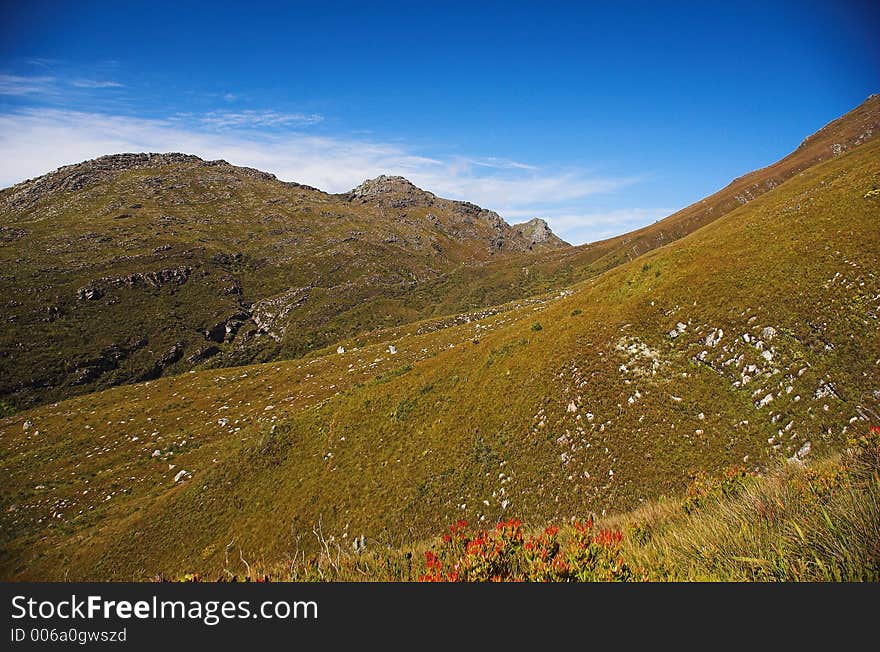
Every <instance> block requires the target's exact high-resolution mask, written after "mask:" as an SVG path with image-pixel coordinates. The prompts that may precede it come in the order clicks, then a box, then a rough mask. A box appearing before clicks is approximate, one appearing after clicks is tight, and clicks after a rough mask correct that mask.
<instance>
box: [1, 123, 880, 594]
mask: <svg viewBox="0 0 880 652" xmlns="http://www.w3.org/2000/svg"><path fill="white" fill-rule="evenodd" d="M878 155H880V145H878V143H877V142H876V141H875V140H872V141H869V142H867V143H866V144H864V145H862V146H860V147H858V148H854V149H852V150H851V151H848V152H844V153H842V154H841V155H840V156H837V157H835V158H833V159H831V160H829V161H827V162H824V163H821V164H819V165H816V166H814V167H811V168H809V169H807V170H805V171H803V172H801V173H798V174H797V175H795V176H793V177H792V178H791V179H789V180H788V181H786V182H784V183H781V184H780V185H778V186H777V187H775V188H774V189H772V190H770V191H768V192H766V193H764V194H763V195H762V196H760V197H758V198H756V199H754V200H752V201H749V202H748V203H746V204H745V205H743V206H740V207H739V208H737V209H735V210H733V211H731V212H729V213H728V214H727V215H725V216H724V217H722V218H720V219H718V220H716V221H714V222H712V223H710V224H708V225H706V226H704V227H703V228H700V229H698V230H697V231H695V232H693V233H692V234H690V235H689V236H687V237H684V238H682V239H680V240H677V241H676V242H674V243H672V244H670V245H667V246H664V247H660V248H658V249H656V250H654V251H652V252H650V253H648V254H645V255H643V256H641V257H640V258H639V259H637V260H633V261H631V262H628V263H624V264H622V265H620V266H618V267H615V268H613V269H611V270H609V271H607V272H605V273H603V274H601V275H599V276H597V277H595V278H592V279H589V280H587V281H584V282H581V283H579V284H577V285H575V286H573V287H572V288H570V289H569V290H565V291H561V292H554V293H551V294H548V295H545V296H541V297H536V298H533V299H528V300H518V301H516V302H514V303H512V304H510V305H507V306H504V307H503V309H497V310H496V309H491V310H485V311H480V312H478V313H474V314H472V315H469V316H462V317H460V318H458V319H437V320H432V321H422V322H414V323H412V324H408V325H405V326H402V327H398V328H395V329H389V330H386V331H384V332H382V333H372V334H370V335H369V336H363V337H362V338H361V339H358V338H352V339H350V340H346V341H343V342H342V348H341V349H339V351H340V352H337V348H336V345H335V344H334V346H332V347H329V348H327V349H325V350H322V351H319V352H316V353H313V354H311V355H309V356H307V357H306V358H304V359H300V360H293V361H283V362H273V363H269V364H263V365H257V366H249V367H241V368H235V369H219V370H209V371H203V372H198V373H192V374H185V375H181V376H176V377H172V378H162V379H159V380H155V381H151V382H148V383H144V384H140V385H134V386H125V387H119V388H114V389H112V390H108V391H105V392H101V393H98V394H93V395H89V396H84V397H77V398H74V399H71V400H69V401H65V402H63V403H59V404H56V405H47V406H43V407H40V408H37V409H34V410H31V411H28V412H26V413H21V414H17V415H13V416H11V417H7V418H5V419H3V420H2V421H0V442H2V459H0V466H2V469H3V471H4V473H5V474H6V480H5V482H4V485H3V489H2V491H3V493H2V503H0V509H2V521H0V523H2V534H0V536H2V540H0V544H2V545H0V547H2V550H3V553H2V557H0V570H2V576H3V577H4V578H7V579H9V578H41V579H61V578H63V577H69V578H71V579H74V578H93V579H98V578H100V579H110V578H113V579H132V578H137V579H140V578H144V577H150V576H153V575H154V574H156V573H165V574H168V575H170V576H173V575H176V574H179V573H181V572H185V571H201V572H206V573H212V572H221V571H222V569H223V568H224V566H225V565H226V564H227V557H228V555H229V554H232V553H230V552H229V551H230V550H240V554H241V555H242V556H243V557H244V558H246V559H248V560H251V561H257V560H265V561H275V560H278V559H283V558H284V556H285V555H291V554H293V552H294V551H295V550H297V549H300V550H306V551H308V550H310V549H311V550H314V549H315V548H316V546H317V543H316V542H315V537H314V535H313V529H314V528H315V527H318V525H319V524H320V528H321V531H322V532H323V533H325V535H327V536H333V537H335V540H351V539H352V538H353V537H355V536H358V535H362V534H363V535H365V536H366V537H367V538H368V539H369V540H371V541H374V542H379V543H380V544H387V545H391V546H395V547H400V546H401V545H402V543H404V542H409V541H418V540H424V539H426V538H428V537H430V536H432V535H434V534H435V533H437V532H438V531H439V530H440V529H441V528H442V527H443V525H444V524H446V523H450V522H454V521H455V520H457V519H460V518H461V519H465V520H467V521H469V522H471V523H475V524H484V525H490V524H492V523H494V522H496V521H498V520H501V519H506V518H509V517H511V516H515V517H517V518H522V519H525V520H527V521H528V522H531V523H554V522H560V523H561V522H566V521H568V520H569V519H570V518H572V517H580V516H582V515H584V514H586V513H589V512H595V513H597V514H602V513H603V512H605V511H608V512H610V511H612V510H613V511H620V510H628V509H633V508H637V507H638V506H639V505H640V504H642V503H644V502H646V501H650V500H651V499H653V498H655V497H657V496H658V495H660V494H674V493H677V492H681V491H683V490H684V487H686V486H687V484H688V483H689V481H690V480H691V479H692V478H693V477H695V476H696V475H697V474H698V473H699V472H701V471H708V472H717V471H719V470H720V469H722V468H725V467H727V466H729V465H730V464H733V463H739V464H742V465H745V466H747V467H748V468H751V469H754V468H758V469H761V468H765V467H770V466H772V465H774V464H775V462H776V460H777V459H778V458H780V457H791V456H794V457H803V458H807V459H809V458H810V457H811V456H816V455H824V454H826V453H829V452H831V451H834V450H836V449H839V448H840V446H841V444H842V443H843V442H845V441H846V439H847V437H848V436H849V435H850V434H851V433H852V432H853V431H857V430H865V429H866V427H867V425H866V415H867V414H868V410H873V411H874V412H875V413H876V412H877V411H878V401H880V329H878V314H880V278H878V268H880V266H878V263H880V260H878V252H880V197H878V194H877V193H876V192H873V191H874V190H876V189H877V188H878V187H880V166H878V161H880V156H878Z"/></svg>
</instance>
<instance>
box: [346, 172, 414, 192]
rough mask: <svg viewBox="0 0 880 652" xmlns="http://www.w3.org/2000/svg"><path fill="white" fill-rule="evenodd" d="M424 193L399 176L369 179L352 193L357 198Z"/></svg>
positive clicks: (380, 176)
mask: <svg viewBox="0 0 880 652" xmlns="http://www.w3.org/2000/svg"><path fill="white" fill-rule="evenodd" d="M413 190H417V191H419V192H424V191H423V190H422V189H421V188H418V187H417V186H416V185H415V184H413V183H412V182H411V181H410V180H409V179H407V178H405V177H399V176H389V175H386V174H380V175H379V176H378V177H376V178H375V179H367V180H366V181H364V182H363V183H362V184H361V185H359V186H358V187H357V188H355V189H354V190H352V191H351V194H352V195H355V196H356V197H364V196H373V195H379V194H384V193H389V192H401V191H404V192H406V191H413Z"/></svg>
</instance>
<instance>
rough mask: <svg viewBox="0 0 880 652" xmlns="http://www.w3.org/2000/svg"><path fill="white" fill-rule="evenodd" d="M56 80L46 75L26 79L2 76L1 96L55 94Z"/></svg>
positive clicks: (18, 76) (0, 75)
mask: <svg viewBox="0 0 880 652" xmlns="http://www.w3.org/2000/svg"><path fill="white" fill-rule="evenodd" d="M56 81H57V80H56V78H55V77H50V76H46V75H42V76H30V77H24V76H20V75H4V74H0V95H12V96H24V95H45V94H48V93H53V92H55V90H56V89H55V84H56Z"/></svg>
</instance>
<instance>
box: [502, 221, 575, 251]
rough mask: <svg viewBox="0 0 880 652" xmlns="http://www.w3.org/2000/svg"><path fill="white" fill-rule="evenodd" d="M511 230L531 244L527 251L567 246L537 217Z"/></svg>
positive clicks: (515, 225)
mask: <svg viewBox="0 0 880 652" xmlns="http://www.w3.org/2000/svg"><path fill="white" fill-rule="evenodd" d="M513 228H514V230H515V231H517V233H519V234H520V235H521V236H522V237H523V238H525V239H526V240H527V241H529V242H530V243H531V244H529V249H536V248H537V249H548V248H558V247H567V246H569V244H568V243H567V242H565V241H564V240H562V239H561V238H560V237H559V236H557V235H556V234H555V233H553V231H552V230H551V229H550V225H549V224H547V222H545V221H544V220H542V219H540V218H538V217H534V218H532V219H530V220H529V221H528V222H522V223H521V224H514V225H513Z"/></svg>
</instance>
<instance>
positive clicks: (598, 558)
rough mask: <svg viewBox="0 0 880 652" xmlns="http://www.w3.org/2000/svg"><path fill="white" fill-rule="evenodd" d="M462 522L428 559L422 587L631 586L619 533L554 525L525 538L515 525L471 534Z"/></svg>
mask: <svg viewBox="0 0 880 652" xmlns="http://www.w3.org/2000/svg"><path fill="white" fill-rule="evenodd" d="M466 527H467V524H466V523H463V522H461V521H459V522H458V523H457V524H456V525H453V526H452V527H451V528H450V531H449V532H448V533H447V534H444V535H443V536H442V538H441V539H440V542H439V545H438V547H437V549H436V552H435V551H434V550H429V551H427V552H426V553H425V572H424V573H423V574H421V575H420V576H419V581H422V582H456V581H461V582H487V581H508V582H510V581H512V582H518V581H529V582H571V581H627V580H630V579H632V573H631V571H630V569H629V568H628V567H627V565H626V563H625V562H624V560H623V557H622V555H621V551H620V544H621V541H622V539H623V535H622V534H621V533H620V532H619V531H617V530H598V531H594V528H593V522H592V520H588V521H586V522H584V523H580V522H578V523H574V524H573V526H572V527H571V528H570V530H569V531H568V532H566V533H564V535H563V533H562V532H561V530H560V528H559V527H557V526H555V525H551V526H549V527H547V528H545V529H544V531H543V532H541V533H540V534H538V535H536V536H534V535H533V536H528V537H526V536H525V535H524V534H523V531H522V523H521V522H520V521H518V520H515V519H512V520H510V521H503V522H501V523H498V525H496V526H495V528H494V529H493V530H489V531H482V532H475V533H473V534H470V533H468V532H467V529H466Z"/></svg>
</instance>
